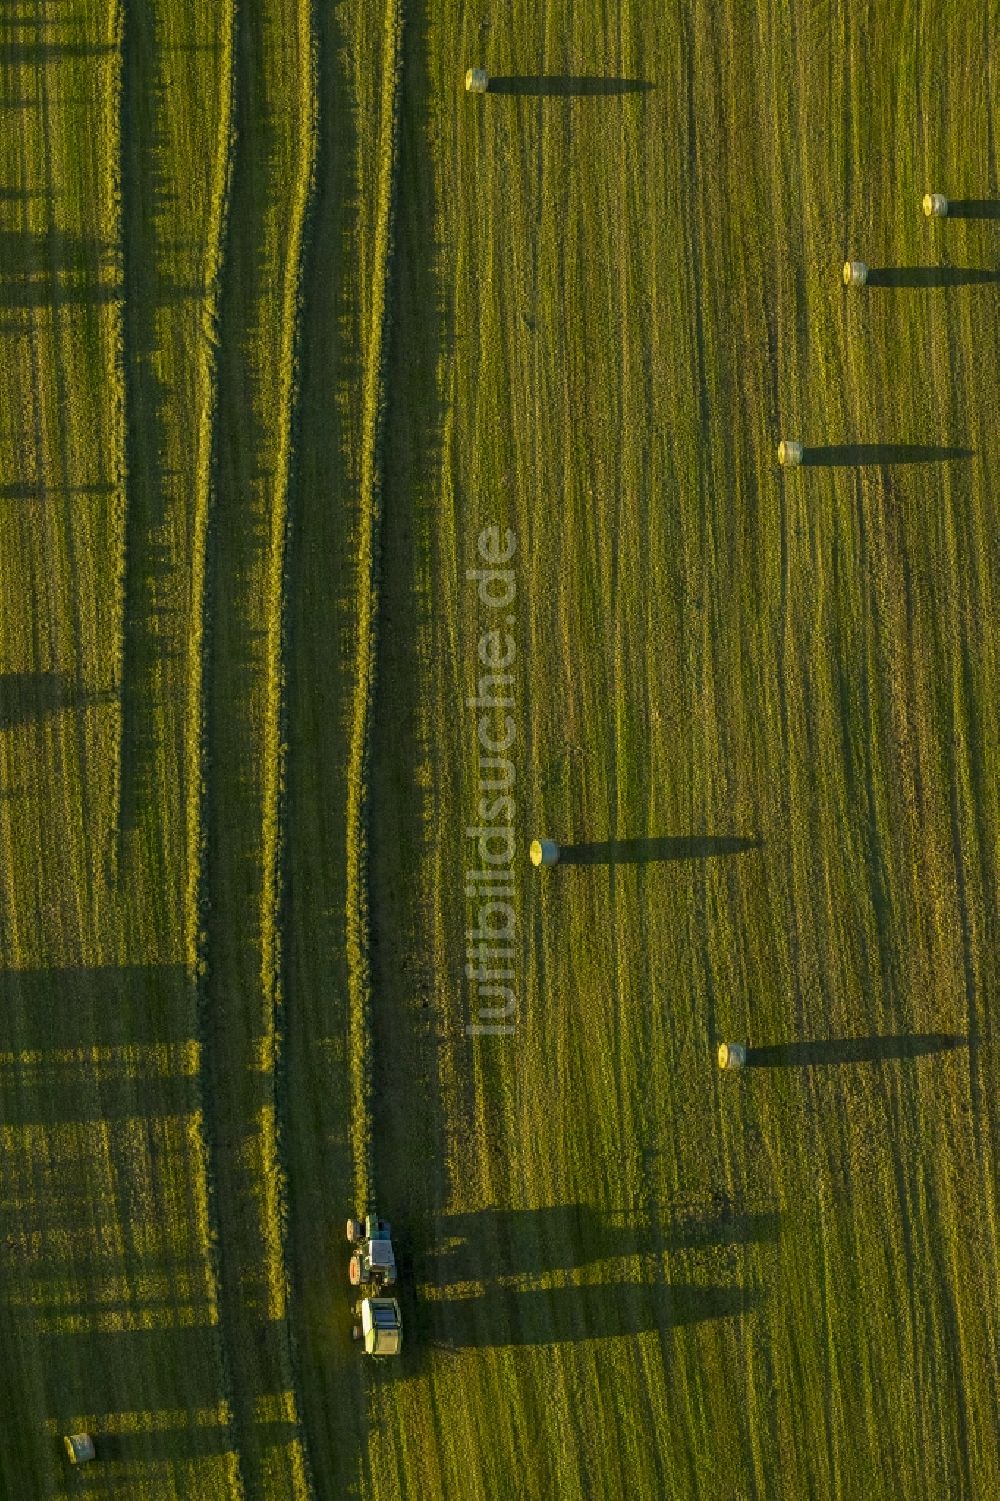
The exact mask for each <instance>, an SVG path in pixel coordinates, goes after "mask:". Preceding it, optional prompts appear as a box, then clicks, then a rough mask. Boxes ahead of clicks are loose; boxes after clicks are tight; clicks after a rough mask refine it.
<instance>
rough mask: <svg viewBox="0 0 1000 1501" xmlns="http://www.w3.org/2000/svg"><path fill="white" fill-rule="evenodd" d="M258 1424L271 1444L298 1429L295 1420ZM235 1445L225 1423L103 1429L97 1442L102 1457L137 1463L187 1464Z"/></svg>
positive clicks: (283, 1440) (286, 1441)
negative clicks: (130, 1430) (135, 1429)
mask: <svg viewBox="0 0 1000 1501" xmlns="http://www.w3.org/2000/svg"><path fill="white" fill-rule="evenodd" d="M150 1417H151V1419H154V1420H155V1414H150ZM254 1426H255V1427H256V1428H257V1429H258V1430H259V1431H260V1435H261V1441H262V1442H263V1443H264V1444H266V1445H267V1447H268V1448H270V1447H271V1446H272V1445H273V1446H274V1447H275V1448H277V1447H278V1446H280V1445H286V1444H289V1443H291V1442H292V1440H293V1439H294V1438H295V1436H296V1432H297V1430H296V1428H295V1425H294V1423H281V1422H277V1423H256V1424H255V1425H254ZM232 1446H233V1435H232V1433H231V1431H230V1430H229V1429H228V1428H227V1427H226V1426H225V1425H224V1424H221V1423H213V1424H210V1425H203V1424H199V1425H198V1426H194V1425H193V1424H192V1425H191V1426H189V1427H184V1428H176V1427H170V1428H161V1429H151V1430H150V1431H148V1432H145V1433H144V1432H141V1431H140V1432H138V1433H102V1434H101V1435H100V1436H99V1438H97V1439H95V1442H94V1448H95V1450H96V1451H97V1458H98V1459H99V1460H104V1461H107V1460H114V1461H117V1462H118V1463H119V1464H121V1463H124V1464H133V1465H138V1464H143V1463H148V1462H150V1461H161V1462H162V1461H173V1462H174V1463H175V1464H185V1463H189V1462H190V1461H191V1460H195V1459H203V1458H206V1457H207V1456H209V1455H212V1454H228V1452H229V1451H230V1449H231V1448H232Z"/></svg>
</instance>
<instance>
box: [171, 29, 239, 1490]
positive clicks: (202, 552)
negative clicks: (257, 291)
mask: <svg viewBox="0 0 1000 1501" xmlns="http://www.w3.org/2000/svg"><path fill="white" fill-rule="evenodd" d="M235 34H236V4H235V0H229V3H228V4H226V5H225V7H224V10H223V13H222V18H221V19H220V39H221V47H220V55H219V76H220V88H219V116H218V132H217V136H216V153H215V160H214V163H213V175H212V196H211V211H210V215H209V225H208V236H207V256H206V263H205V297H204V300H203V303H202V341H201V346H200V359H199V362H198V399H199V410H198V413H197V427H196V432H197V440H196V452H195V484H194V488H193V526H192V548H191V593H190V598H191V622H190V637H189V648H188V651H189V654H188V663H189V668H188V684H187V712H186V716H185V738H186V757H185V762H186V766H185V770H186V778H185V790H186V799H185V815H186V816H185V822H186V841H185V848H186V856H187V859H186V869H187V890H186V900H185V922H184V940H185V956H186V963H187V968H188V971H189V973H190V974H191V976H192V979H193V982H194V985H195V988H196V994H197V1010H198V1031H199V1039H200V1044H201V1046H200V1053H201V1056H202V1057H204V1044H205V1037H206V1033H207V1021H206V1015H205V1007H206V997H205V986H204V979H205V957H204V954H205V943H206V933H205V926H204V922H203V906H204V902H205V843H206V839H205V816H204V814H205V810H204V800H205V794H206V781H205V770H204V756H205V710H204V693H205V650H206V640H205V638H206V620H207V614H208V601H207V598H206V579H207V570H206V558H207V550H208V530H209V524H210V514H211V492H212V464H213V451H214V438H215V418H216V411H217V407H218V347H219V337H218V330H219V301H220V286H221V276H222V268H223V264H224V261H225V245H226V235H227V230H228V217H229V201H230V188H231V182H232V166H233V149H234V131H233V100H234V93H235ZM198 1092H199V1096H200V1097H201V1098H202V1100H204V1094H205V1079H204V1077H203V1076H200V1077H199V1080H198ZM211 1119H212V1117H211V1113H210V1112H209V1113H207V1114H206V1113H204V1112H199V1126H200V1129H199V1132H198V1136H199V1151H200V1153H201V1154H203V1158H204V1162H205V1171H204V1174H203V1182H204V1184H205V1189H206V1218H207V1224H206V1238H207V1243H208V1246H209V1250H210V1261H211V1272H212V1280H213V1288H214V1300H215V1302H216V1304H218V1302H219V1285H220V1280H221V1266H220V1258H219V1235H218V1208H217V1204H216V1194H215V1180H216V1175H215V1171H214V1163H213V1158H214V1156H215V1155H216V1153H217V1150H218V1147H217V1143H216V1142H215V1141H214V1135H213V1132H212V1128H211ZM218 1343H219V1347H220V1362H221V1368H222V1384H223V1390H224V1392H225V1395H226V1405H227V1412H229V1413H230V1414H231V1413H232V1411H233V1403H232V1384H233V1383H232V1374H231V1371H230V1365H229V1359H228V1352H227V1349H226V1342H225V1331H223V1337H222V1338H221V1339H220V1340H219V1341H218ZM230 1462H231V1468H230V1472H229V1477H228V1478H229V1483H230V1486H231V1489H232V1493H233V1495H234V1496H235V1497H236V1498H237V1501H243V1497H244V1496H245V1494H246V1491H245V1485H244V1480H243V1474H242V1468H241V1464H240V1454H239V1446H238V1438H237V1441H236V1448H235V1452H234V1453H232V1454H231V1456H230Z"/></svg>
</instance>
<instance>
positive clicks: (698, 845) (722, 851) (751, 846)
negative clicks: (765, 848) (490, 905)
mask: <svg viewBox="0 0 1000 1501" xmlns="http://www.w3.org/2000/svg"><path fill="white" fill-rule="evenodd" d="M762 843H763V840H761V839H756V838H754V839H748V838H745V837H743V836H742V835H737V834H692V835H665V836H663V837H662V838H650V839H601V840H597V841H595V842H592V843H583V844H561V845H560V846H559V864H560V865H652V864H655V863H656V862H657V861H662V860H710V859H714V858H716V857H718V856H722V855H742V854H745V853H746V852H747V851H748V850H755V849H759V848H760V847H761V845H762Z"/></svg>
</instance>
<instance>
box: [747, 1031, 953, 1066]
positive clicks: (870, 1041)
mask: <svg viewBox="0 0 1000 1501" xmlns="http://www.w3.org/2000/svg"><path fill="white" fill-rule="evenodd" d="M969 1041H970V1040H969V1038H968V1037H961V1036H954V1035H952V1034H950V1033H947V1032H927V1033H902V1034H900V1035H898V1036H895V1037H832V1038H829V1039H828V1040H827V1041H824V1042H789V1043H778V1044H776V1045H772V1046H769V1047H763V1048H757V1047H753V1048H748V1049H747V1066H748V1067H749V1068H801V1067H804V1066H810V1065H830V1064H843V1063H894V1062H900V1061H905V1060H907V1059H912V1058H925V1057H927V1056H928V1055H929V1054H931V1053H948V1052H952V1051H954V1050H955V1049H956V1048H967V1047H968V1046H969Z"/></svg>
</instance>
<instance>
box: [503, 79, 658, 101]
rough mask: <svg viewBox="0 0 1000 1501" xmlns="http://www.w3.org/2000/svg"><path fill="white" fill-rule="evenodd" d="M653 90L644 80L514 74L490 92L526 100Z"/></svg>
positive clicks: (612, 96)
mask: <svg viewBox="0 0 1000 1501" xmlns="http://www.w3.org/2000/svg"><path fill="white" fill-rule="evenodd" d="M653 87H654V85H653V84H651V83H648V82H647V81H646V80H645V79H644V78H601V77H598V76H588V75H583V74H580V75H575V74H571V73H550V74H547V75H545V74H543V75H541V76H526V75H518V74H512V75H507V76H503V77H500V78H491V79H490V81H489V85H488V87H487V90H486V92H487V93H488V94H511V95H514V96H517V97H519V98H523V99H616V98H620V97H622V95H624V94H646V93H649V91H650V90H651V89H652V88H653Z"/></svg>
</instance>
